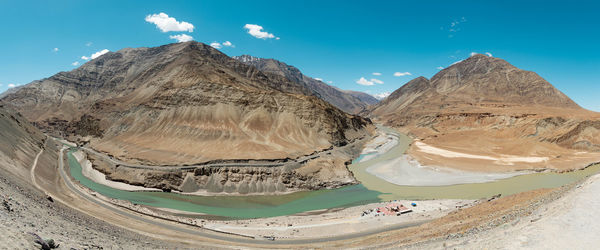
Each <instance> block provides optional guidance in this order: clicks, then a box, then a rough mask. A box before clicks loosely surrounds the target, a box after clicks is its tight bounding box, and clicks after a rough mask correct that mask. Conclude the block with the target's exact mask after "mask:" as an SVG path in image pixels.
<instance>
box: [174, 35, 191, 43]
mask: <svg viewBox="0 0 600 250" xmlns="http://www.w3.org/2000/svg"><path fill="white" fill-rule="evenodd" d="M169 38H171V39H174V40H177V42H178V43H185V42H189V41H192V40H194V38H193V37H192V36H190V35H186V34H179V35H171V36H169Z"/></svg>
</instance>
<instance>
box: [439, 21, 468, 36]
mask: <svg viewBox="0 0 600 250" xmlns="http://www.w3.org/2000/svg"><path fill="white" fill-rule="evenodd" d="M466 21H467V19H466V18H465V17H461V18H460V19H458V20H454V21H452V22H451V23H450V26H448V27H447V28H446V29H447V30H448V38H452V37H454V34H455V33H456V32H459V31H460V30H461V29H460V24H461V23H464V22H466ZM440 29H441V30H444V27H440Z"/></svg>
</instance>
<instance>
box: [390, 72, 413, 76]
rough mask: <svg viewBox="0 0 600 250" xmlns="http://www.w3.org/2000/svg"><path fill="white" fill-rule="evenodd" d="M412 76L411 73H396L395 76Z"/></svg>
mask: <svg viewBox="0 0 600 250" xmlns="http://www.w3.org/2000/svg"><path fill="white" fill-rule="evenodd" d="M410 75H412V74H411V73H410V72H396V73H394V76H410Z"/></svg>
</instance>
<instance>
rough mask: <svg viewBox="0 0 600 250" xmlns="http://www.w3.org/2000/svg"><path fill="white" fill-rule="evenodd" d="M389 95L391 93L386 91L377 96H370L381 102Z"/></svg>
mask: <svg viewBox="0 0 600 250" xmlns="http://www.w3.org/2000/svg"><path fill="white" fill-rule="evenodd" d="M390 94H391V93H390V92H389V91H386V92H382V93H379V94H372V96H373V97H375V99H377V100H383V99H385V98H386V97H388V96H389V95H390Z"/></svg>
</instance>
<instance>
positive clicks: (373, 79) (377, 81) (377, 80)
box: [371, 78, 383, 84]
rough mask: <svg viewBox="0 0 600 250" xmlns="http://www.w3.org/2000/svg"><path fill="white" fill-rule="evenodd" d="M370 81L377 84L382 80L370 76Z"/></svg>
mask: <svg viewBox="0 0 600 250" xmlns="http://www.w3.org/2000/svg"><path fill="white" fill-rule="evenodd" d="M371 81H372V82H374V83H377V84H383V81H382V80H379V79H375V78H371Z"/></svg>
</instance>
